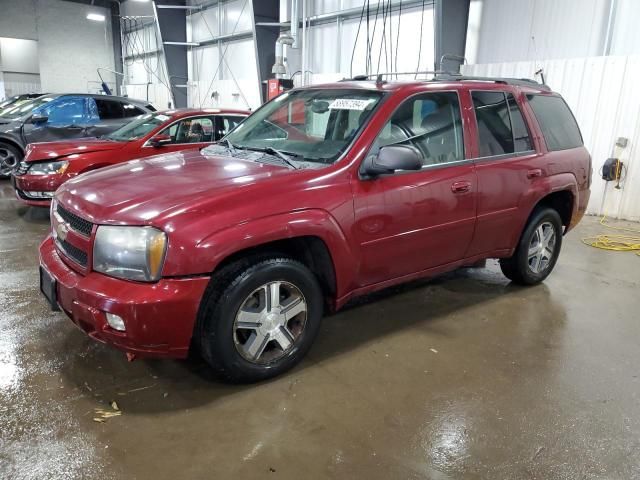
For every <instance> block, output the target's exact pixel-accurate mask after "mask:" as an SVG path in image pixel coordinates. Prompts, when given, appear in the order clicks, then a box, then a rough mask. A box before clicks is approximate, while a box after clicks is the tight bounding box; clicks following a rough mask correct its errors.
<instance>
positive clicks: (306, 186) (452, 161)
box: [40, 77, 591, 381]
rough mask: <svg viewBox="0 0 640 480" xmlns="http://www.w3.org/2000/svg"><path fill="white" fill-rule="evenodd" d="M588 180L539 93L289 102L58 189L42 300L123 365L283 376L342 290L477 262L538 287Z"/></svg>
mask: <svg viewBox="0 0 640 480" xmlns="http://www.w3.org/2000/svg"><path fill="white" fill-rule="evenodd" d="M590 181H591V159H590V156H589V153H588V152H587V150H586V149H585V148H584V146H583V142H582V138H581V135H580V131H579V129H578V126H577V124H576V121H575V119H574V117H573V115H572V114H571V111H570V110H569V108H568V107H567V105H566V103H565V102H564V100H563V99H562V98H561V97H560V96H559V95H558V94H555V93H552V92H551V91H550V90H549V89H548V88H547V87H546V86H543V85H539V84H537V83H535V82H531V81H524V80H517V81H516V80H508V79H492V80H489V79H470V78H465V77H436V78H434V79H433V80H432V81H414V82H411V83H401V82H383V81H381V79H378V81H361V80H354V81H346V82H339V83H335V84H330V85H322V86H314V87H309V88H302V89H297V90H292V91H289V92H286V93H284V94H282V95H280V96H279V97H277V98H276V99H274V100H272V101H271V102H269V103H267V104H266V105H264V106H262V107H261V108H260V109H259V110H257V111H256V112H255V113H254V114H253V115H251V116H250V117H248V118H247V119H246V120H245V121H244V122H242V123H241V124H240V125H239V126H238V127H236V129H235V130H233V131H232V132H231V133H230V134H228V135H227V136H226V137H225V139H224V140H223V141H222V142H220V143H219V144H217V145H213V146H210V147H207V148H204V149H202V150H201V151H194V152H178V153H173V154H170V155H165V156H156V157H154V158H151V159H146V160H140V161H137V162H134V163H126V164H123V165H119V166H114V167H109V168H106V169H102V170H99V171H97V172H94V173H90V174H88V175H84V176H82V177H80V178H77V179H72V180H70V181H68V182H67V183H65V184H64V185H63V186H62V187H61V188H60V189H59V190H58V191H57V192H56V195H55V200H54V202H53V205H52V212H51V220H52V234H51V235H50V236H49V237H48V238H47V239H46V240H45V241H44V242H43V243H42V245H41V247H40V263H41V290H42V291H43V293H44V294H45V296H46V297H47V298H48V300H49V302H50V303H51V305H52V306H53V307H54V308H57V307H58V306H60V307H61V308H62V309H63V310H64V311H65V312H66V313H67V315H68V316H69V317H70V318H71V319H72V320H73V322H74V323H75V324H77V325H78V326H79V327H80V328H81V329H83V330H84V331H85V332H86V333H87V334H88V335H90V336H91V337H92V338H94V339H96V340H99V341H102V342H105V343H108V344H111V345H113V346H115V347H117V348H119V349H122V350H124V351H125V352H127V353H128V354H129V356H130V357H132V356H135V355H138V354H140V355H158V356H170V357H185V356H187V353H188V351H189V350H190V348H195V349H197V351H199V352H200V353H201V355H202V356H203V357H204V358H205V359H206V360H207V362H208V363H209V364H210V365H211V366H212V367H213V368H214V369H215V370H216V371H218V372H219V373H220V374H221V375H222V376H223V377H226V378H228V379H231V380H234V381H255V380H260V379H264V378H268V377H271V376H274V375H277V374H279V373H281V372H283V371H285V370H287V369H289V368H291V367H292V366H293V365H295V364H296V363H297V362H298V361H299V360H300V359H301V358H302V357H303V356H304V355H305V354H306V353H307V351H308V350H309V348H310V346H311V344H312V342H313V340H314V337H315V336H316V334H317V333H318V329H319V326H320V321H321V318H322V316H323V314H324V313H325V312H327V311H329V312H331V311H335V310H337V309H339V308H340V307H342V306H343V305H344V304H345V303H346V302H347V301H348V300H349V299H351V298H353V297H354V296H356V295H361V294H364V293H367V292H371V291H374V290H378V289H381V288H384V287H388V286H390V285H394V284H397V283H400V282H406V281H408V280H411V279H415V278H418V277H425V276H431V275H435V274H439V273H442V272H445V271H448V270H453V269H455V268H458V267H462V266H466V265H472V264H474V263H476V262H478V261H480V260H482V259H485V258H499V259H500V264H501V266H502V270H503V272H504V273H505V275H506V276H507V277H508V278H510V279H511V280H512V281H514V282H516V283H521V284H527V285H531V284H535V283H538V282H540V281H542V280H544V279H545V278H546V277H547V275H549V273H550V272H551V270H552V269H553V267H554V265H555V264H556V261H557V259H558V255H559V253H560V246H561V243H562V236H563V234H565V233H566V232H567V231H568V230H570V229H571V228H572V227H574V226H575V225H576V224H577V223H578V222H579V221H580V219H581V217H582V215H583V213H584V211H585V207H586V205H587V201H588V199H589V186H590Z"/></svg>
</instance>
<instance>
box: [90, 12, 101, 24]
mask: <svg viewBox="0 0 640 480" xmlns="http://www.w3.org/2000/svg"><path fill="white" fill-rule="evenodd" d="M87 20H93V21H94V22H104V15H102V14H100V13H88V14H87Z"/></svg>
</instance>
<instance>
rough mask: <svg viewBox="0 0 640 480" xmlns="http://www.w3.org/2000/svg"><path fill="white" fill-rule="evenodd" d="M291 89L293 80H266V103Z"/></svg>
mask: <svg viewBox="0 0 640 480" xmlns="http://www.w3.org/2000/svg"><path fill="white" fill-rule="evenodd" d="M292 88H293V80H291V79H288V78H270V79H269V80H267V101H269V100H272V99H274V98H276V97H277V96H278V95H280V94H281V93H283V92H286V91H287V90H291V89H292Z"/></svg>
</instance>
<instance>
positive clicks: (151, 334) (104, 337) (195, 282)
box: [40, 236, 209, 358]
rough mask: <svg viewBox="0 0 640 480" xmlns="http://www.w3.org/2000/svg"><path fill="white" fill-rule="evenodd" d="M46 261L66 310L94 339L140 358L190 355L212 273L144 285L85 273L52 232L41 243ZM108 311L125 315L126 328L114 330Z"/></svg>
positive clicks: (60, 300) (58, 297) (41, 251)
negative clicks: (64, 254)
mask: <svg viewBox="0 0 640 480" xmlns="http://www.w3.org/2000/svg"><path fill="white" fill-rule="evenodd" d="M40 265H41V266H42V267H43V268H44V269H45V270H46V271H47V272H49V274H50V275H51V276H52V277H53V278H54V279H55V280H56V293H57V301H58V305H59V306H60V308H61V309H62V310H63V311H64V312H65V313H66V314H67V315H68V316H69V318H70V319H71V320H72V321H73V323H75V324H76V325H77V326H78V327H79V328H80V329H81V330H83V331H84V332H85V333H86V334H87V335H89V336H90V337H91V338H93V339H95V340H98V341H100V342H103V343H107V344H110V345H112V346H114V347H116V348H118V349H120V350H123V351H125V352H128V353H133V354H136V355H140V356H157V357H172V358H184V357H186V356H187V354H188V352H189V344H190V342H191V336H192V333H193V328H194V325H195V321H196V316H197V312H198V308H199V306H200V301H201V299H202V296H203V294H204V291H205V289H206V287H207V284H208V283H209V277H194V278H184V279H162V280H160V281H159V282H157V283H139V282H130V281H126V280H120V279H117V278H112V277H108V276H106V275H103V274H100V273H96V272H91V273H89V274H87V275H86V276H82V275H80V274H78V273H76V272H75V271H74V270H72V269H71V268H69V267H68V266H67V265H66V264H65V263H64V261H63V260H62V259H61V258H60V256H59V255H58V253H57V251H56V249H55V246H54V243H53V239H52V238H51V236H49V237H47V238H46V239H45V241H44V242H43V243H42V244H41V245H40ZM105 312H109V313H113V314H115V315H119V316H120V317H122V318H123V319H124V321H125V324H126V331H125V332H120V331H117V330H114V329H112V328H111V327H110V326H109V324H108V323H107V319H106V316H105Z"/></svg>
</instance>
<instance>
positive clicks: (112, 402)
mask: <svg viewBox="0 0 640 480" xmlns="http://www.w3.org/2000/svg"><path fill="white" fill-rule="evenodd" d="M111 408H113V409H114V410H120V408H119V407H118V404H117V403H116V401H115V400H112V401H111Z"/></svg>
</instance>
